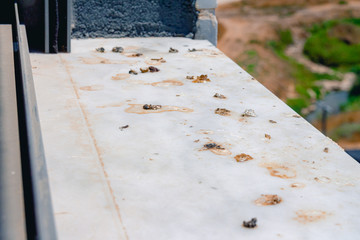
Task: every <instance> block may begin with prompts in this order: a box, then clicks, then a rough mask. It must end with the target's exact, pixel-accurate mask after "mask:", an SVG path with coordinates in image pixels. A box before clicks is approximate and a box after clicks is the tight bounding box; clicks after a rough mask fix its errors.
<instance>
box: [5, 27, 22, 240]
mask: <svg viewBox="0 0 360 240" xmlns="http://www.w3.org/2000/svg"><path fill="white" fill-rule="evenodd" d="M11 28H12V27H11V25H0V239H26V223H25V207H24V199H23V186H22V171H21V155H20V139H19V127H18V115H17V114H18V113H17V100H16V85H15V66H14V53H13V39H12V29H11Z"/></svg>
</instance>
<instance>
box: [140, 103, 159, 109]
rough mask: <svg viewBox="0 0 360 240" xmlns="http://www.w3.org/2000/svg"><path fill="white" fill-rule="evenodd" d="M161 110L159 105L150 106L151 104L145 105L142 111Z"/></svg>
mask: <svg viewBox="0 0 360 240" xmlns="http://www.w3.org/2000/svg"><path fill="white" fill-rule="evenodd" d="M160 108H161V105H152V104H145V105H144V106H143V109H145V110H158V109H160Z"/></svg>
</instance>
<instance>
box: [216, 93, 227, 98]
mask: <svg viewBox="0 0 360 240" xmlns="http://www.w3.org/2000/svg"><path fill="white" fill-rule="evenodd" d="M213 97H214V98H219V99H226V97H225V96H224V95H222V94H220V93H215V94H214V96H213Z"/></svg>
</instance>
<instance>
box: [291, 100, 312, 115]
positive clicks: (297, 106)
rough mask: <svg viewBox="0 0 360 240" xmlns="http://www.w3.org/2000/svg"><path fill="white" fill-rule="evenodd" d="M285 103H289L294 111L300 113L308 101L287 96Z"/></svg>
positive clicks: (307, 104)
mask: <svg viewBox="0 0 360 240" xmlns="http://www.w3.org/2000/svg"><path fill="white" fill-rule="evenodd" d="M286 104H287V105H289V106H290V107H291V108H292V109H293V110H294V111H295V112H297V113H298V114H301V110H302V109H303V108H306V107H307V106H309V101H307V100H306V99H304V98H289V99H287V100H286Z"/></svg>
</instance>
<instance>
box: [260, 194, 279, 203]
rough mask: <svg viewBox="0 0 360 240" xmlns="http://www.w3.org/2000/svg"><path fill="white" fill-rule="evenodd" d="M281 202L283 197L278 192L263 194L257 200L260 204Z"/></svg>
mask: <svg viewBox="0 0 360 240" xmlns="http://www.w3.org/2000/svg"><path fill="white" fill-rule="evenodd" d="M281 202H282V199H281V197H279V196H278V195H276V194H274V195H273V194H262V195H261V197H260V198H258V199H256V200H255V204H256V205H259V206H269V205H277V204H279V203H281Z"/></svg>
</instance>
